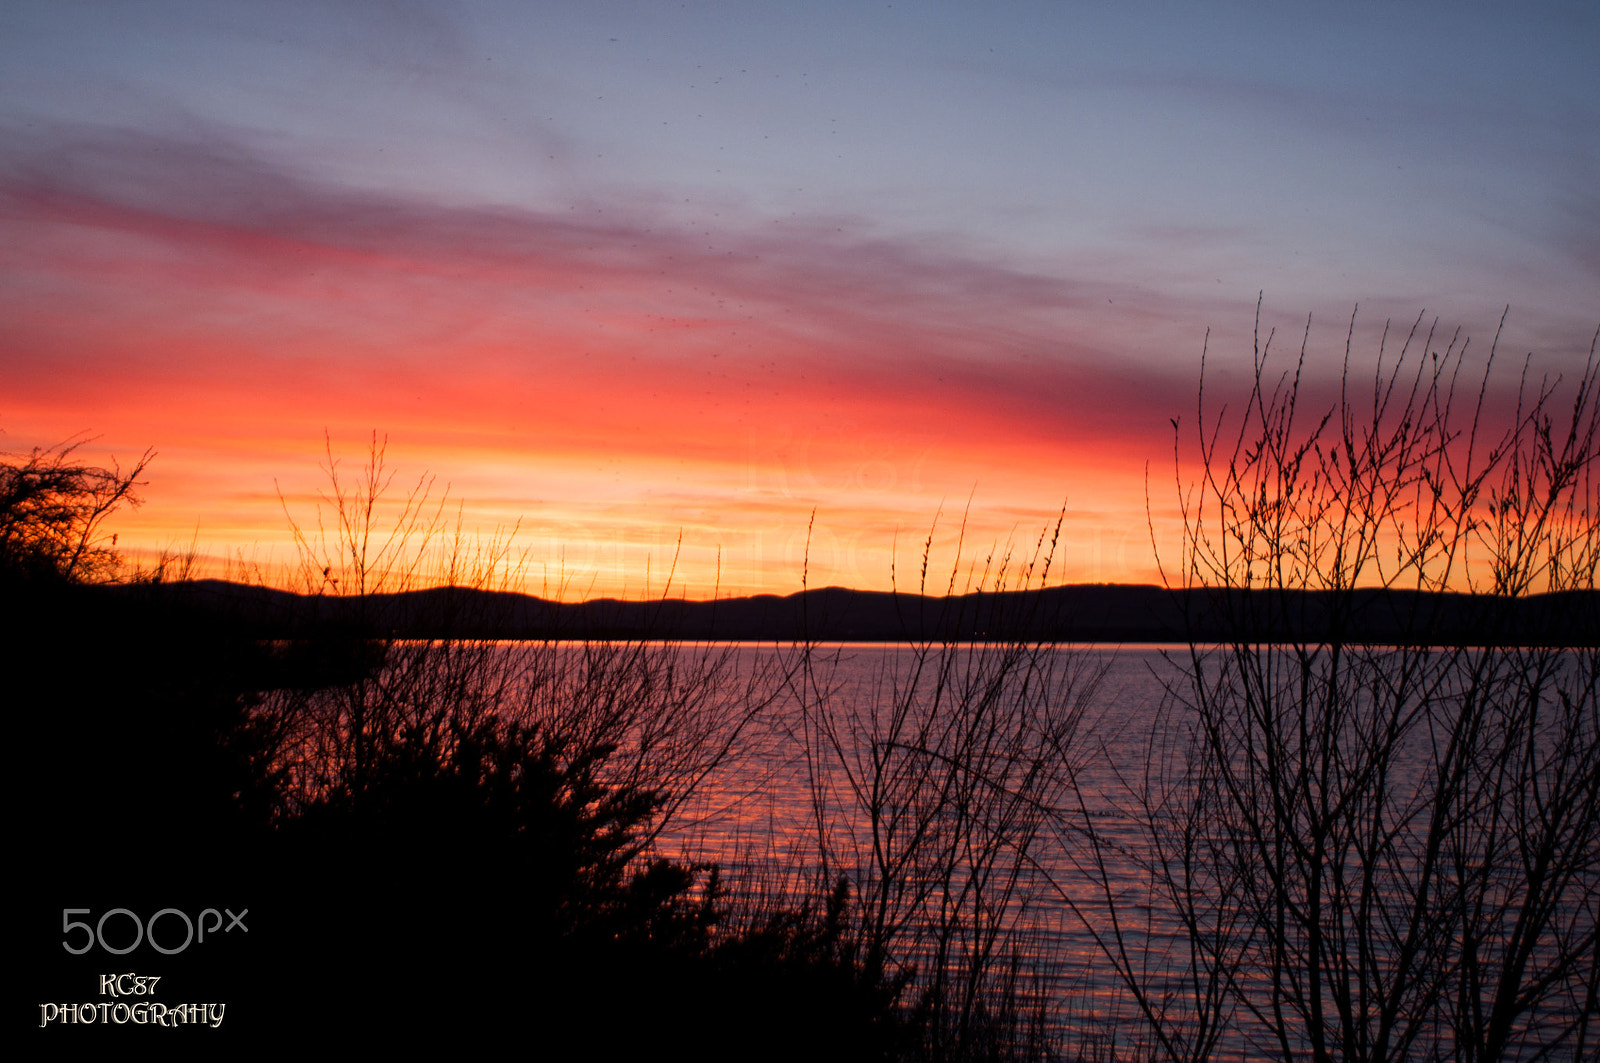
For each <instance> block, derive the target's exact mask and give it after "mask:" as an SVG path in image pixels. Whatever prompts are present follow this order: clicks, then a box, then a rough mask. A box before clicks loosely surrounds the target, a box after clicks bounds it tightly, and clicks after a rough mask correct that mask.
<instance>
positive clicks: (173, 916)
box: [61, 908, 250, 956]
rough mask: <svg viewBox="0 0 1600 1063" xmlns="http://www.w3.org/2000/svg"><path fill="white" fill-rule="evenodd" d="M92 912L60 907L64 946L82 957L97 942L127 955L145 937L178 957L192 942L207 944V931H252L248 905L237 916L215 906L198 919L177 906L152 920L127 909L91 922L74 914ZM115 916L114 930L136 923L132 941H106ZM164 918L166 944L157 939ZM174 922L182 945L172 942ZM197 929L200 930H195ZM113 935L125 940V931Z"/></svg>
mask: <svg viewBox="0 0 1600 1063" xmlns="http://www.w3.org/2000/svg"><path fill="white" fill-rule="evenodd" d="M224 912H225V913H227V916H228V924H227V926H226V927H224V926H223V924H222V916H223V913H224ZM93 914H94V913H93V910H92V909H89V908H63V909H61V933H62V939H61V947H62V948H64V949H66V950H67V951H68V952H70V953H72V954H73V955H74V956H82V955H83V954H84V953H86V952H88V951H89V950H90V949H92V948H94V947H95V946H96V945H99V946H100V948H101V949H103V950H104V951H106V952H109V953H111V955H113V956H125V955H127V954H128V953H130V952H132V951H133V950H134V949H136V948H138V947H139V946H140V944H142V943H143V942H144V941H146V940H148V941H149V942H150V947H151V948H153V949H155V950H156V951H157V952H159V953H161V954H162V955H163V956H176V955H177V954H178V953H180V952H182V951H183V950H184V949H187V948H188V947H189V946H190V944H195V943H197V944H204V943H205V940H206V934H208V933H209V934H210V935H211V936H212V937H216V935H217V931H218V930H221V931H222V932H223V933H224V934H227V933H230V932H232V931H233V930H234V929H235V928H238V929H239V930H242V931H244V932H245V933H246V934H248V933H249V932H250V928H249V927H247V926H245V925H244V917H245V916H247V915H249V914H250V909H248V908H245V909H243V910H241V911H240V912H239V914H238V915H234V914H233V911H232V910H231V909H228V908H224V909H222V911H220V912H219V911H217V910H216V909H215V908H206V909H204V910H202V911H201V912H200V915H199V918H197V919H190V918H189V915H188V913H187V912H183V911H181V910H179V909H177V908H163V909H161V910H160V911H159V912H156V913H155V914H154V915H152V916H151V917H150V918H149V919H146V920H142V921H141V920H140V918H139V917H138V916H137V915H136V914H134V913H133V912H132V911H130V910H129V909H127V908H112V909H109V910H108V911H106V912H104V913H103V914H102V915H101V916H100V918H99V919H98V920H96V921H95V922H94V923H93V924H92V925H91V924H89V923H86V922H83V921H82V920H78V919H74V918H72V917H73V916H75V915H88V916H92V915H93ZM208 916H209V917H210V918H211V925H210V926H207V925H206V918H207V917H208ZM113 917H120V918H118V919H117V920H116V921H115V922H113V923H112V924H111V925H112V927H113V929H114V930H120V929H121V926H122V925H124V924H127V923H132V924H133V943H132V944H129V945H121V946H118V945H114V944H111V943H110V942H108V941H107V940H106V923H107V921H108V920H112V918H113ZM163 919H165V920H166V924H165V925H164V926H163V928H162V934H163V935H164V936H165V937H166V940H167V944H165V945H164V944H162V943H161V942H160V941H158V940H157V939H156V927H157V925H158V924H161V922H162V920H163ZM175 923H182V925H183V941H182V943H181V944H177V945H173V944H171V942H172V941H173V940H174V939H175V938H176V937H177V931H176V928H175V925H174V924H175ZM197 928H198V933H196V930H197ZM79 930H81V931H83V936H82V937H81V938H80V939H79V940H80V941H82V944H81V945H79V946H77V947H74V946H73V941H72V938H73V934H74V932H75V931H79ZM113 938H114V939H115V940H117V941H122V940H125V938H126V935H125V934H123V933H114V934H113Z"/></svg>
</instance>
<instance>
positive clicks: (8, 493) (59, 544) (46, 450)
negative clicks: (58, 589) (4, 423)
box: [0, 438, 155, 582]
mask: <svg viewBox="0 0 1600 1063" xmlns="http://www.w3.org/2000/svg"><path fill="white" fill-rule="evenodd" d="M85 442H87V440H85V439H81V438H80V439H71V440H67V441H66V442H63V443H57V444H56V445H55V446H51V447H35V448H34V449H33V450H32V451H31V452H30V453H29V454H28V455H27V456H26V457H21V458H18V459H17V460H0V580H4V581H8V582H9V581H14V580H20V579H54V580H65V581H69V582H92V581H97V580H104V579H108V578H110V576H111V575H112V574H113V573H114V572H115V571H116V568H117V565H118V557H117V554H116V552H115V551H114V550H113V547H114V546H115V544H116V536H115V535H110V536H108V535H106V534H105V532H104V523H105V520H106V518H107V517H109V516H110V515H111V514H112V513H113V512H115V511H116V510H117V509H118V508H119V507H120V506H122V505H124V504H126V505H129V506H137V505H139V504H140V502H141V501H142V499H140V498H139V497H138V496H137V495H136V494H134V488H136V487H141V486H143V481H141V480H140V479H139V475H140V474H141V473H143V472H144V470H145V467H146V466H147V465H149V464H150V461H151V459H152V458H154V457H155V451H153V450H146V451H145V452H144V453H143V454H142V455H140V457H139V460H138V461H136V462H135V463H134V464H133V467H132V468H131V469H128V470H126V471H124V470H123V469H122V467H121V466H119V465H118V464H117V463H116V462H115V461H114V460H113V462H112V465H111V468H109V469H107V468H101V467H99V466H94V465H88V464H84V463H82V462H79V461H77V460H76V458H75V454H76V452H77V450H78V448H79V447H81V446H82V445H83V444H84V443H85Z"/></svg>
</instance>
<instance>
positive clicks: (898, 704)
mask: <svg viewBox="0 0 1600 1063" xmlns="http://www.w3.org/2000/svg"><path fill="white" fill-rule="evenodd" d="M1057 532H1059V525H1058V527H1057ZM931 542H932V539H931V536H930V539H929V548H931ZM1054 542H1055V540H1054V538H1051V539H1050V540H1049V542H1048V544H1047V543H1046V541H1045V539H1044V538H1043V537H1041V540H1040V543H1039V545H1038V547H1037V548H1036V550H1035V551H1034V553H1033V556H1031V557H1029V558H1026V559H1024V560H1023V561H1022V562H1020V563H1017V562H1015V561H1014V560H1013V559H1012V558H1011V557H1010V556H1009V555H1004V556H999V557H996V556H991V557H990V558H989V559H988V561H987V562H986V563H985V565H984V566H983V569H982V571H981V572H980V573H979V574H977V575H976V577H975V580H974V582H975V584H976V587H977V588H979V589H982V590H985V591H994V592H1000V591H1004V590H1009V589H1014V588H1028V587H1037V586H1043V585H1044V582H1045V579H1046V576H1047V574H1048V570H1049V564H1050V560H1051V556H1052V553H1053V550H1054ZM929 548H925V551H924V555H923V565H922V576H921V582H920V583H919V586H918V591H919V592H922V591H925V590H926V589H927V588H926V579H927V556H928V549H929ZM958 564H959V563H958ZM953 580H954V576H953V577H952V588H947V591H948V590H949V589H953V586H954V584H953ZM961 600H962V599H959V598H954V597H949V596H948V595H947V597H945V598H944V599H943V602H944V603H945V605H944V606H943V607H944V608H956V607H957V605H956V603H958V602H960V601H961ZM967 601H969V602H970V601H971V599H967ZM993 619H994V620H995V621H996V623H995V624H991V625H990V641H985V642H981V643H963V642H959V641H955V640H954V639H933V640H924V641H921V642H917V643H915V644H913V645H912V646H910V647H909V648H907V649H906V650H904V651H903V652H901V653H898V654H894V655H888V656H885V657H884V658H882V664H881V665H880V667H879V669H878V671H877V673H876V675H875V676H874V677H873V680H872V681H871V682H870V683H869V684H867V685H865V686H861V685H852V684H850V683H849V682H847V681H846V677H847V675H848V674H849V670H848V669H843V668H841V667H840V665H841V664H843V663H844V662H845V661H846V659H847V658H848V656H849V651H848V650H845V649H826V648H823V647H819V646H814V645H810V644H807V645H804V646H802V647H799V648H798V651H799V652H800V654H801V658H800V660H799V661H798V662H797V664H796V666H795V667H793V668H792V669H791V671H792V673H793V675H794V680H793V684H794V686H793V697H794V701H795V703H796V704H797V706H798V723H797V734H796V738H797V740H798V744H799V746H800V748H801V749H802V750H803V751H804V755H805V766H806V774H807V778H808V780H809V786H810V791H811V805H812V818H813V824H814V830H815V839H816V857H817V861H818V877H819V881H820V882H823V883H827V882H831V881H832V880H833V879H834V878H835V877H838V876H842V877H844V878H845V879H847V880H848V881H849V882H850V883H851V885H852V887H853V889H852V891H851V893H850V902H851V904H852V905H853V911H852V918H851V919H850V926H851V928H852V932H853V933H854V934H855V935H856V945H857V952H858V954H859V956H860V957H861V959H862V962H863V964H864V966H865V968H866V970H867V971H868V972H870V973H872V975H873V976H874V977H882V978H884V979H886V980H888V981H890V982H891V983H894V984H899V985H902V986H903V987H904V992H905V993H906V994H907V996H906V997H905V998H904V999H905V1003H906V1004H907V1005H908V1006H909V1007H910V1008H911V1009H912V1013H913V1015H914V1017H915V1019H916V1020H917V1023H916V1025H917V1028H918V1029H919V1030H920V1031H921V1036H922V1038H923V1044H922V1047H921V1051H922V1053H923V1055H925V1056H927V1057H928V1058H939V1059H976V1058H995V1059H1002V1058H1046V1057H1047V1056H1048V1055H1049V1053H1050V1051H1051V1048H1050V1042H1051V1038H1052V1032H1051V1028H1050V1025H1049V1023H1048V1021H1047V1015H1046V1012H1047V1011H1048V1010H1049V1008H1050V1006H1051V1005H1050V1002H1049V1001H1048V1000H1047V997H1046V993H1045V991H1044V990H1043V989H1041V988H1040V983H1038V982H1037V981H1036V979H1035V976H1036V975H1038V974H1039V973H1040V970H1039V960H1040V957H1039V956H1038V954H1037V951H1036V950H1035V951H1033V952H1030V949H1029V945H1030V935H1031V932H1032V931H1033V929H1034V917H1035V912H1034V908H1035V905H1036V903H1037V901H1038V900H1039V899H1040V897H1041V896H1042V895H1043V894H1045V893H1047V892H1048V890H1047V888H1046V887H1045V886H1044V885H1043V883H1042V882H1041V881H1040V880H1039V877H1038V870H1039V867H1038V865H1039V861H1040V851H1041V849H1042V848H1043V847H1044V846H1045V845H1047V844H1048V843H1049V841H1050V837H1051V831H1050V828H1051V824H1052V818H1053V816H1054V814H1055V812H1056V810H1057V808H1058V807H1059V806H1060V805H1061V804H1062V803H1064V801H1065V798H1066V796H1067V793H1068V792H1069V788H1070V785H1071V765H1072V763H1073V757H1074V755H1075V746H1074V741H1075V737H1076V733H1077V729H1078V725H1079V722H1080V720H1081V718H1082V716H1083V713H1084V710H1085V706H1086V704H1087V702H1088V699H1089V698H1090V697H1091V696H1092V693H1093V690H1094V688H1095V685H1096V683H1097V682H1098V679H1099V676H1100V674H1101V673H1100V672H1099V670H1098V669H1097V668H1096V667H1094V666H1093V665H1092V664H1091V663H1090V662H1089V661H1088V660H1087V659H1086V658H1083V657H1080V656H1077V655H1075V654H1073V653H1071V652H1069V651H1067V650H1065V649H1064V648H1062V647H1058V646H1055V645H1051V644H1046V643H1040V642H1031V641H1027V639H1025V638H1023V637H1021V636H1017V637H1010V636H1008V634H1007V630H1006V627H1007V624H1006V621H1007V620H1008V619H1009V621H1010V622H1011V625H1012V627H1013V629H1014V630H1016V631H1027V630H1029V629H1030V625H1029V624H1028V622H1027V621H1028V619H1029V618H1027V617H1022V616H1013V617H1010V618H1003V617H994V618H993ZM957 626H959V625H957Z"/></svg>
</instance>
